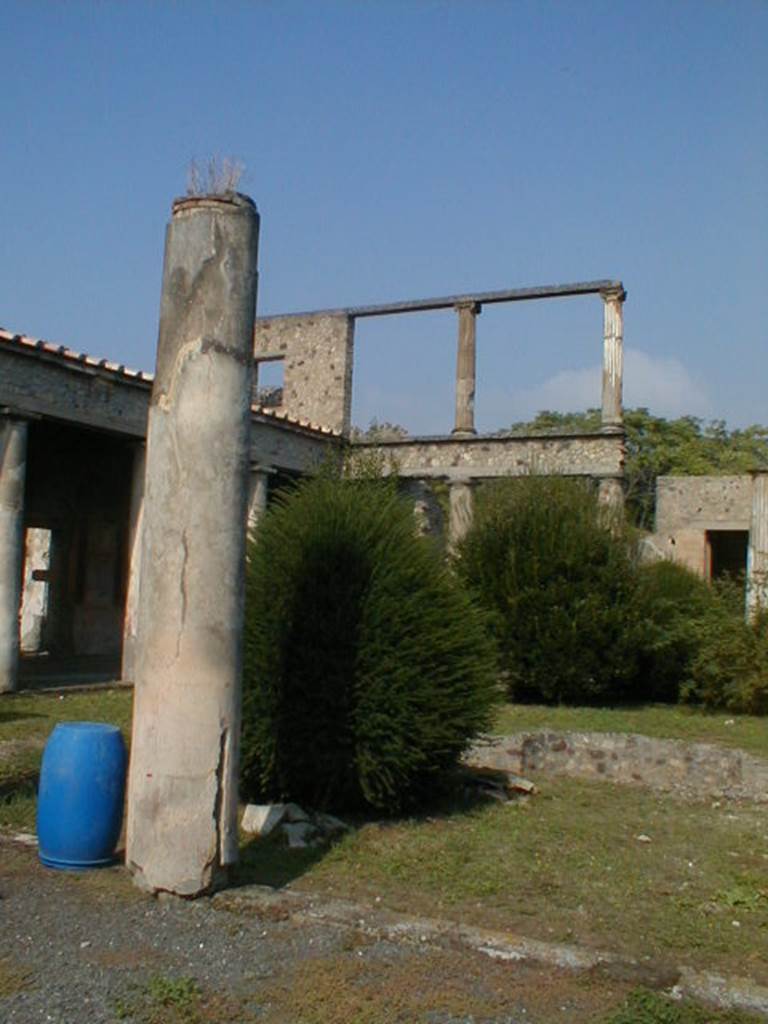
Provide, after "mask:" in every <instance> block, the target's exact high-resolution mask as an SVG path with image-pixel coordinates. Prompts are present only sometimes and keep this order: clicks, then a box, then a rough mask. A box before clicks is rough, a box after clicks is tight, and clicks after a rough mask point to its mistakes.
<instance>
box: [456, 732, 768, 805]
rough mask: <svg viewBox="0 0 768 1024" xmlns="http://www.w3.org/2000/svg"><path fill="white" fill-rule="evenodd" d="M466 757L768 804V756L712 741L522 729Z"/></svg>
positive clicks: (509, 767)
mask: <svg viewBox="0 0 768 1024" xmlns="http://www.w3.org/2000/svg"><path fill="white" fill-rule="evenodd" d="M466 760H467V762H468V763H469V764H472V765H477V766H485V767H489V768H499V769H502V770H504V771H510V772H514V773H515V774H517V775H527V776H528V777H532V776H534V775H535V773H536V772H541V773H542V774H550V775H569V776H572V777H575V778H582V779H608V780H610V781H612V782H620V783H625V784H628V785H639V786H647V787H649V788H650V789H658V790H664V791H672V792H676V793H680V794H681V795H684V796H686V797H693V798H698V799H711V798H715V799H719V798H725V799H738V800H752V801H756V802H758V803H768V761H766V760H763V759H761V758H759V757H755V756H753V755H751V754H747V753H744V752H743V751H741V750H735V749H731V748H728V747H720V746H716V745H715V744H710V743H687V742H685V741H684V740H662V739H654V738H652V737H649V736H637V735H634V734H632V733H615V732H613V733H610V732H609V733H598V732H537V733H531V732H524V733H515V734H514V735H512V736H501V737H499V738H498V739H495V740H492V741H489V742H487V743H482V744H478V745H476V746H475V747H473V748H472V749H471V750H470V752H469V754H468V755H467V758H466Z"/></svg>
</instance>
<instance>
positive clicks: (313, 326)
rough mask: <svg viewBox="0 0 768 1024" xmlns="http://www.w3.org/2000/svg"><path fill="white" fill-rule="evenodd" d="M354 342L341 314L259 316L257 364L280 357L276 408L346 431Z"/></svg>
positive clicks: (348, 321)
mask: <svg viewBox="0 0 768 1024" xmlns="http://www.w3.org/2000/svg"><path fill="white" fill-rule="evenodd" d="M353 341H354V320H353V318H352V317H350V316H348V315H347V314H345V313H322V314H310V315H306V316H303V315H298V316H276V317H263V318H259V319H258V320H257V321H256V327H255V329H254V356H255V358H256V361H257V364H258V362H259V360H262V361H275V360H278V359H280V360H282V361H283V366H284V370H283V372H284V377H283V395H282V405H280V406H278V408H279V409H281V410H282V411H283V412H285V413H287V414H288V415H289V416H292V417H294V418H295V419H306V420H309V422H311V423H317V424H319V425H321V426H323V427H326V428H329V429H330V430H332V431H335V432H337V433H341V434H344V435H345V436H346V435H348V434H349V430H350V418H351V413H352V360H353ZM257 376H258V370H257Z"/></svg>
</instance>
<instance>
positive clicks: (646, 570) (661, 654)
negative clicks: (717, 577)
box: [637, 561, 714, 703]
mask: <svg viewBox="0 0 768 1024" xmlns="http://www.w3.org/2000/svg"><path fill="white" fill-rule="evenodd" d="M638 579H639V587H640V589H639V606H638V612H639V614H640V615H641V616H642V618H643V621H644V622H645V625H646V627H647V628H646V631H645V635H644V639H643V644H642V649H641V651H640V657H639V664H638V674H639V680H638V686H637V689H638V692H639V694H640V695H641V696H642V697H643V698H644V699H646V700H652V701H661V702H665V703H676V702H677V701H678V700H679V697H680V687H681V685H682V684H683V682H684V681H685V680H686V679H687V678H688V676H689V674H690V670H691V664H692V662H693V659H694V658H695V657H696V655H697V652H698V649H699V642H700V640H699V629H698V627H697V623H698V621H699V620H700V619H701V618H703V617H704V616H706V615H710V614H711V612H712V610H713V601H714V598H713V594H712V590H711V588H710V587H709V586H708V584H707V583H706V582H705V581H704V580H703V579H702V578H701V576H697V575H696V573H694V572H691V570H690V569H686V568H685V567H684V566H682V565H678V564H677V563H675V562H668V561H660V562H653V563H651V564H649V565H641V566H639V568H638Z"/></svg>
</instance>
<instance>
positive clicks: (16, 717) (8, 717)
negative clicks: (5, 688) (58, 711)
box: [0, 707, 50, 725]
mask: <svg viewBox="0 0 768 1024" xmlns="http://www.w3.org/2000/svg"><path fill="white" fill-rule="evenodd" d="M49 717H50V716H49V715H41V714H39V713H38V712H37V711H12V710H10V709H6V708H2V707H0V725H2V724H4V723H5V722H23V721H25V720H26V719H29V718H49Z"/></svg>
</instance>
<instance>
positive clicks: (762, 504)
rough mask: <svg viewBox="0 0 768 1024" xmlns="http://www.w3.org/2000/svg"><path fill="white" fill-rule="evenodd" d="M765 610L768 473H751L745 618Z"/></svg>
mask: <svg viewBox="0 0 768 1024" xmlns="http://www.w3.org/2000/svg"><path fill="white" fill-rule="evenodd" d="M761 608H767V609H768V471H766V470H759V471H756V472H754V473H752V517H751V520H750V524H749V548H748V549H747V618H749V619H752V618H754V616H755V615H756V614H757V613H758V611H759V610H760V609H761Z"/></svg>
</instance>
